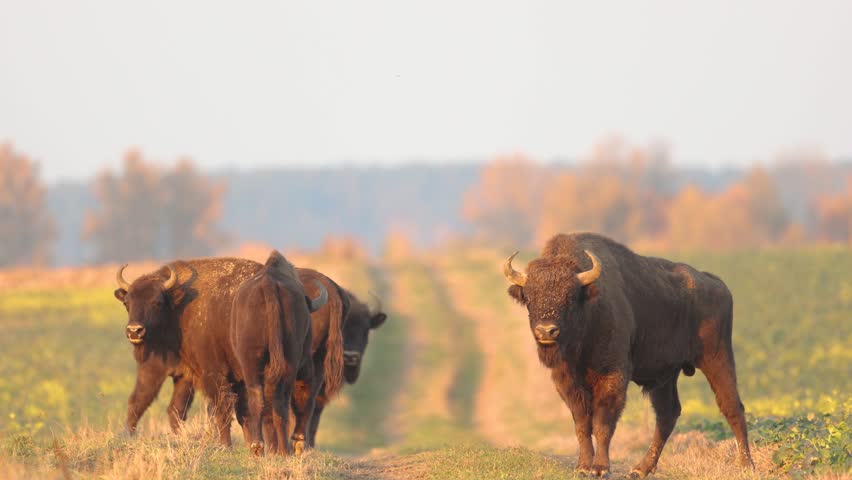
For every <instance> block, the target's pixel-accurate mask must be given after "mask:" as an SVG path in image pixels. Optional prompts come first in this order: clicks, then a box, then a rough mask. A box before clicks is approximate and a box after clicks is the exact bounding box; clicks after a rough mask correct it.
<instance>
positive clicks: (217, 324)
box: [115, 258, 261, 445]
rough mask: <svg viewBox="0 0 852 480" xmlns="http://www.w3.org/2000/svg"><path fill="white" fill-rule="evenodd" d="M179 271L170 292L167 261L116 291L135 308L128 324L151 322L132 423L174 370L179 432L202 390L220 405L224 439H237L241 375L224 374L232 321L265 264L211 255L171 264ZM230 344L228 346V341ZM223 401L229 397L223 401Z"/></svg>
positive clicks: (137, 349)
mask: <svg viewBox="0 0 852 480" xmlns="http://www.w3.org/2000/svg"><path fill="white" fill-rule="evenodd" d="M171 267H172V268H173V269H174V270H175V272H176V273H177V276H178V281H177V284H176V285H175V286H174V287H172V288H171V289H170V290H166V289H165V288H164V282H165V281H166V279H167V278H169V274H170V272H169V271H168V269H167V268H166V267H163V268H161V269H160V270H158V271H156V272H153V273H149V274H146V275H143V276H141V277H139V278H137V279H136V280H135V281H134V282H133V283H132V284H131V285H130V287H129V289H128V290H125V289H124V288H119V289H117V290H116V291H115V297H116V298H117V299H118V300H120V301H121V302H122V303H123V304H124V306H125V308H126V309H127V312H128V323H127V326H128V327H140V326H141V327H144V328H145V332H146V333H145V337H144V341H143V342H142V343H138V344H136V345H134V346H133V356H134V358H135V359H136V362H137V369H136V370H137V375H136V385H135V386H134V388H133V392H132V393H131V394H130V398H129V400H128V408H127V429H128V431H130V432H134V431H135V430H136V425H137V422H138V421H139V418H140V417H141V416H142V414H143V413H144V412H145V410H146V409H147V408H148V406H150V404H151V402H153V401H154V399H155V398H156V397H157V393H159V390H160V387H161V386H162V384H163V381H164V380H165V378H166V376H172V377H173V379H174V382H175V390H174V394H173V395H172V401H171V403H170V404H169V419H170V421H171V424H172V428H173V429H175V430H177V428H178V427H179V425H180V421H181V420H183V419H185V418H186V412H187V410H188V409H189V405H190V404H191V402H192V397H193V394H194V388H193V387H195V388H200V389H201V390H202V392H204V393H205V395H206V396H208V397H209V398H211V399H215V400H216V401H217V402H218V403H217V405H220V404H221V405H220V408H216V409H215V411H214V412H212V413H214V415H213V416H214V418H215V419H216V422H217V426H218V427H219V431H220V441H221V442H222V443H224V444H228V445H230V432H228V431H227V429H226V425H227V424H228V423H230V417H231V413H230V412H231V409H230V408H229V407H228V403H229V402H230V401H231V400H232V396H231V395H230V391H231V390H230V385H231V383H232V381H233V378H229V377H228V376H227V374H225V373H221V372H222V369H221V368H219V366H220V365H221V364H222V363H223V362H227V359H228V358H229V352H228V351H227V350H224V351H223V349H222V348H221V346H223V345H224V346H227V345H229V339H228V322H229V319H230V312H231V302H232V300H233V295H234V292H236V290H237V287H239V285H240V284H241V283H242V282H243V281H244V280H245V279H247V278H249V277H250V276H251V275H253V274H254V273H256V272H257V271H258V269H259V268H260V267H261V265H260V264H258V263H257V262H252V261H249V260H240V259H235V258H206V259H199V260H189V261H176V262H174V263H172V264H171ZM226 348H227V347H226ZM220 401H221V402H220Z"/></svg>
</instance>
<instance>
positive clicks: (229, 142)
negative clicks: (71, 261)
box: [0, 0, 852, 180]
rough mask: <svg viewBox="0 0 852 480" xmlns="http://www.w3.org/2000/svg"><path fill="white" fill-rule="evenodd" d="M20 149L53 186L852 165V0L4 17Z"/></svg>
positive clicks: (234, 7)
mask: <svg viewBox="0 0 852 480" xmlns="http://www.w3.org/2000/svg"><path fill="white" fill-rule="evenodd" d="M0 12H2V14H0V141H12V142H13V143H14V144H15V145H16V147H17V148H18V149H19V150H22V151H24V152H25V153H27V154H29V155H30V156H32V157H34V158H36V159H37V160H39V161H40V163H41V165H42V171H43V172H44V174H45V176H46V177H47V178H48V179H50V180H56V179H58V178H67V177H73V178H80V177H87V176H89V175H91V174H93V173H94V172H95V171H96V170H97V169H99V168H102V167H104V166H108V165H117V163H118V159H119V158H120V157H121V154H122V152H124V151H125V150H126V149H127V148H128V147H130V146H139V147H141V148H142V149H143V150H144V151H145V152H146V153H147V154H149V155H150V156H153V157H155V158H157V159H160V160H171V159H172V158H174V157H176V156H178V155H181V154H187V155H190V156H192V157H193V158H195V159H196V160H197V161H198V162H199V163H200V164H201V165H203V166H204V167H206V168H217V167H223V166H240V167H250V166H258V165H320V164H340V163H393V162H404V161H410V160H412V159H417V158H421V159H432V160H442V161H443V160H459V159H467V158H471V157H484V156H488V155H493V154H495V153H499V152H506V151H525V152H529V153H531V154H533V155H536V156H538V157H540V158H552V157H555V156H560V157H576V156H578V155H581V154H583V153H585V152H588V151H589V150H590V149H591V147H592V146H593V145H594V143H595V142H597V141H598V140H599V139H601V138H602V137H603V136H604V135H606V134H608V133H613V132H620V133H622V134H624V135H625V136H626V137H627V138H628V139H629V140H631V141H634V142H637V143H646V142H648V141H651V140H655V139H666V140H668V141H669V143H670V144H671V145H672V146H673V149H674V153H675V157H676V158H677V160H678V161H679V162H683V163H705V164H710V165H718V164H731V163H745V162H749V161H752V160H756V159H758V160H766V159H768V158H770V157H771V156H772V155H773V154H775V153H777V152H778V151H780V150H783V149H786V148H790V147H795V146H801V145H808V146H814V145H816V146H820V147H822V148H823V149H824V150H825V151H826V152H828V153H829V154H830V155H850V154H852V2H850V1H835V2H832V1H815V2H806V1H799V2H786V1H784V2H782V1H776V0H762V1H750V2H749V1H712V2H684V1H642V2H601V1H594V2H591V1H582V2H569V1H554V2H530V1H518V2H495V1H460V0H457V1H447V2H444V1H424V2H403V1H399V0H390V1H363V0H359V1H341V2H318V1H311V2H298V3H296V2H282V1H279V2H263V3H261V2H228V3H227V6H222V5H221V4H217V5H213V3H212V2H209V1H187V0H182V1H168V2H166V1H163V2H160V1H156V2H152V1H146V2H122V1H116V0H109V1H98V2H82V1H71V0H69V1H33V0H19V1H10V0H0Z"/></svg>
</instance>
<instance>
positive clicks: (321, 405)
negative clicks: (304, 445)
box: [308, 391, 328, 448]
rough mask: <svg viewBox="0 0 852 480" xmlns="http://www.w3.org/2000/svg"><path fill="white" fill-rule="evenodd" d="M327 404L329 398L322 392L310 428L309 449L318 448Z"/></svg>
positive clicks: (317, 400) (318, 397)
mask: <svg viewBox="0 0 852 480" xmlns="http://www.w3.org/2000/svg"><path fill="white" fill-rule="evenodd" d="M327 403H328V397H326V396H325V395H324V392H323V391H320V393H319V395H317V399H316V402H315V404H314V414H313V416H312V417H311V424H310V425H309V426H308V448H314V447H315V446H316V441H317V430H319V423H320V417H322V411H323V410H324V409H325V405H326V404H327Z"/></svg>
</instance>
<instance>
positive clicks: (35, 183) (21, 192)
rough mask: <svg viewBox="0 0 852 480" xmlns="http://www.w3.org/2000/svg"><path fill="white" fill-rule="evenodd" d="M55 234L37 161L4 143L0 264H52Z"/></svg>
mask: <svg viewBox="0 0 852 480" xmlns="http://www.w3.org/2000/svg"><path fill="white" fill-rule="evenodd" d="M55 237H56V230H55V226H54V222H53V218H52V217H51V216H50V214H49V212H48V210H47V205H46V202H45V189H44V186H43V185H42V184H41V181H40V180H39V178H38V169H37V167H36V165H35V163H34V162H33V161H32V160H30V159H29V158H28V157H26V156H25V155H23V154H21V153H18V152H15V151H14V150H13V149H12V146H11V145H9V144H2V145H0V267H8V266H16V265H29V264H39V265H42V264H45V263H48V262H49V261H50V254H51V245H52V243H53V240H54V239H55Z"/></svg>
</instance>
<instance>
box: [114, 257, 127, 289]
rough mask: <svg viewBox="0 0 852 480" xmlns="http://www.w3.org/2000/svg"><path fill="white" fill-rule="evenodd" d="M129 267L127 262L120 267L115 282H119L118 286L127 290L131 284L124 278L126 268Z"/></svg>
mask: <svg viewBox="0 0 852 480" xmlns="http://www.w3.org/2000/svg"><path fill="white" fill-rule="evenodd" d="M125 268H127V264H126V263H125V264H124V265H122V266H121V268H119V269H118V272H117V273H116V274H115V282H116V283H118V286H119V287H120V288H122V289H124V290H125V291H127V290H130V284H129V283H127V280H125V279H124V269H125Z"/></svg>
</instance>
